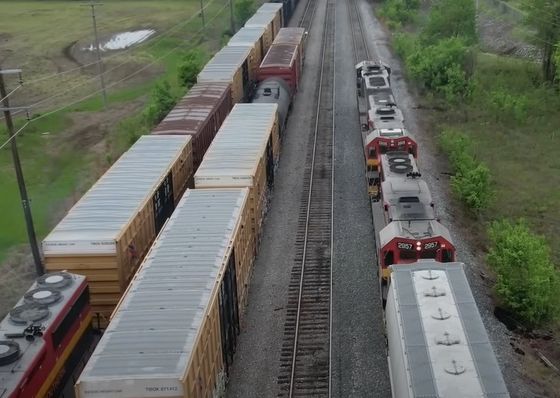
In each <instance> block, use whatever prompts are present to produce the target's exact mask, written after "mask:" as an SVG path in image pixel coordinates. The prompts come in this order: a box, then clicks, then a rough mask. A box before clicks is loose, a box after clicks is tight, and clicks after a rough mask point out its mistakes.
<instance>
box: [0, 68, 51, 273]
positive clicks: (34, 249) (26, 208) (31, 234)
mask: <svg viewBox="0 0 560 398" xmlns="http://www.w3.org/2000/svg"><path fill="white" fill-rule="evenodd" d="M13 74H17V75H18V76H19V84H22V83H23V82H22V79H21V69H6V70H1V69H0V98H3V100H2V105H3V107H2V110H3V111H4V117H5V119H6V127H7V129H8V137H9V138H10V139H11V142H10V144H11V147H12V158H13V160H14V168H15V169H16V177H17V183H18V186H19V194H20V196H21V204H22V206H23V214H24V216H25V224H26V226H27V237H28V238H29V245H30V246H31V253H33V260H34V262H35V271H36V272H37V275H39V276H41V275H43V274H44V273H45V271H44V269H43V264H42V262H41V253H40V252H39V246H38V245H37V237H36V236H35V227H34V226H33V217H32V215H31V206H30V204H29V198H28V197H27V189H26V188H25V180H24V179H23V171H22V169H21V163H20V161H19V154H18V150H17V144H16V137H15V135H14V134H15V131H14V123H13V122H12V114H11V108H10V101H9V100H8V94H7V90H6V85H5V83H4V75H13Z"/></svg>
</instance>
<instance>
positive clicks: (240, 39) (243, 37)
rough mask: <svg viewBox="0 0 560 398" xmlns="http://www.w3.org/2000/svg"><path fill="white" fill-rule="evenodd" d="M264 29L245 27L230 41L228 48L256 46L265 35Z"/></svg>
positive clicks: (260, 27) (261, 27)
mask: <svg viewBox="0 0 560 398" xmlns="http://www.w3.org/2000/svg"><path fill="white" fill-rule="evenodd" d="M264 31H265V29H264V27H263V26H259V27H253V28H247V27H243V28H241V29H239V30H238V31H237V33H236V34H234V35H233V36H232V37H231V39H229V42H228V46H254V45H255V44H256V43H257V42H258V41H259V40H260V39H261V38H262V37H263V35H264Z"/></svg>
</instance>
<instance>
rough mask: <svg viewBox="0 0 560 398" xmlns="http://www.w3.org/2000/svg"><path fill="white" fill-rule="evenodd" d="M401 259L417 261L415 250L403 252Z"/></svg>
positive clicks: (400, 254)
mask: <svg viewBox="0 0 560 398" xmlns="http://www.w3.org/2000/svg"><path fill="white" fill-rule="evenodd" d="M399 257H400V259H401V260H416V252H415V251H414V250H401V251H400V252H399Z"/></svg>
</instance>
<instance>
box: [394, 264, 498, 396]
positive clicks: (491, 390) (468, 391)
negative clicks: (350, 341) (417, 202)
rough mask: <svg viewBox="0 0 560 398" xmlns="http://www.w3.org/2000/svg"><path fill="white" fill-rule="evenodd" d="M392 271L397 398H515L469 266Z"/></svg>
mask: <svg viewBox="0 0 560 398" xmlns="http://www.w3.org/2000/svg"><path fill="white" fill-rule="evenodd" d="M391 269H392V273H391V286H390V288H389V294H388V298H387V307H386V322H387V336H388V342H389V357H388V362H389V374H390V377H391V388H392V391H393V397H394V398H412V397H446V398H447V397H453V398H459V397H460V398H467V397H469V398H471V397H472V398H474V397H492V398H505V397H509V394H508V391H507V388H506V386H505V383H504V380H503V378H502V373H501V371H500V368H499V366H498V362H497V361H496V357H495V356H494V352H493V351H492V346H491V345H490V341H489V340H488V335H487V333H486V329H485V328H484V325H483V323H482V319H481V318H480V314H479V312H478V309H477V306H476V303H475V301H474V298H473V295H472V293H471V290H470V287H469V283H468V281H467V278H466V276H465V272H464V270H463V264H462V263H446V264H445V265H442V264H441V263H438V262H435V261H433V260H422V261H419V262H417V263H414V264H409V265H395V266H392V267H391Z"/></svg>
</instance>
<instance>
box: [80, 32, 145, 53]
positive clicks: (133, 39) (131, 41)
mask: <svg viewBox="0 0 560 398" xmlns="http://www.w3.org/2000/svg"><path fill="white" fill-rule="evenodd" d="M154 33H156V31H155V30H154V29H142V30H135V31H133V32H121V33H117V34H115V35H113V36H111V37H110V38H109V40H106V41H103V42H101V43H99V49H100V50H101V51H115V50H124V49H125V48H128V47H130V46H133V45H135V44H139V43H142V42H143V41H145V40H147V39H148V38H149V37H150V36H152V35H153V34H154ZM83 50H84V51H94V50H95V44H93V43H92V44H90V45H89V46H88V47H85V48H84V49H83Z"/></svg>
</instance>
